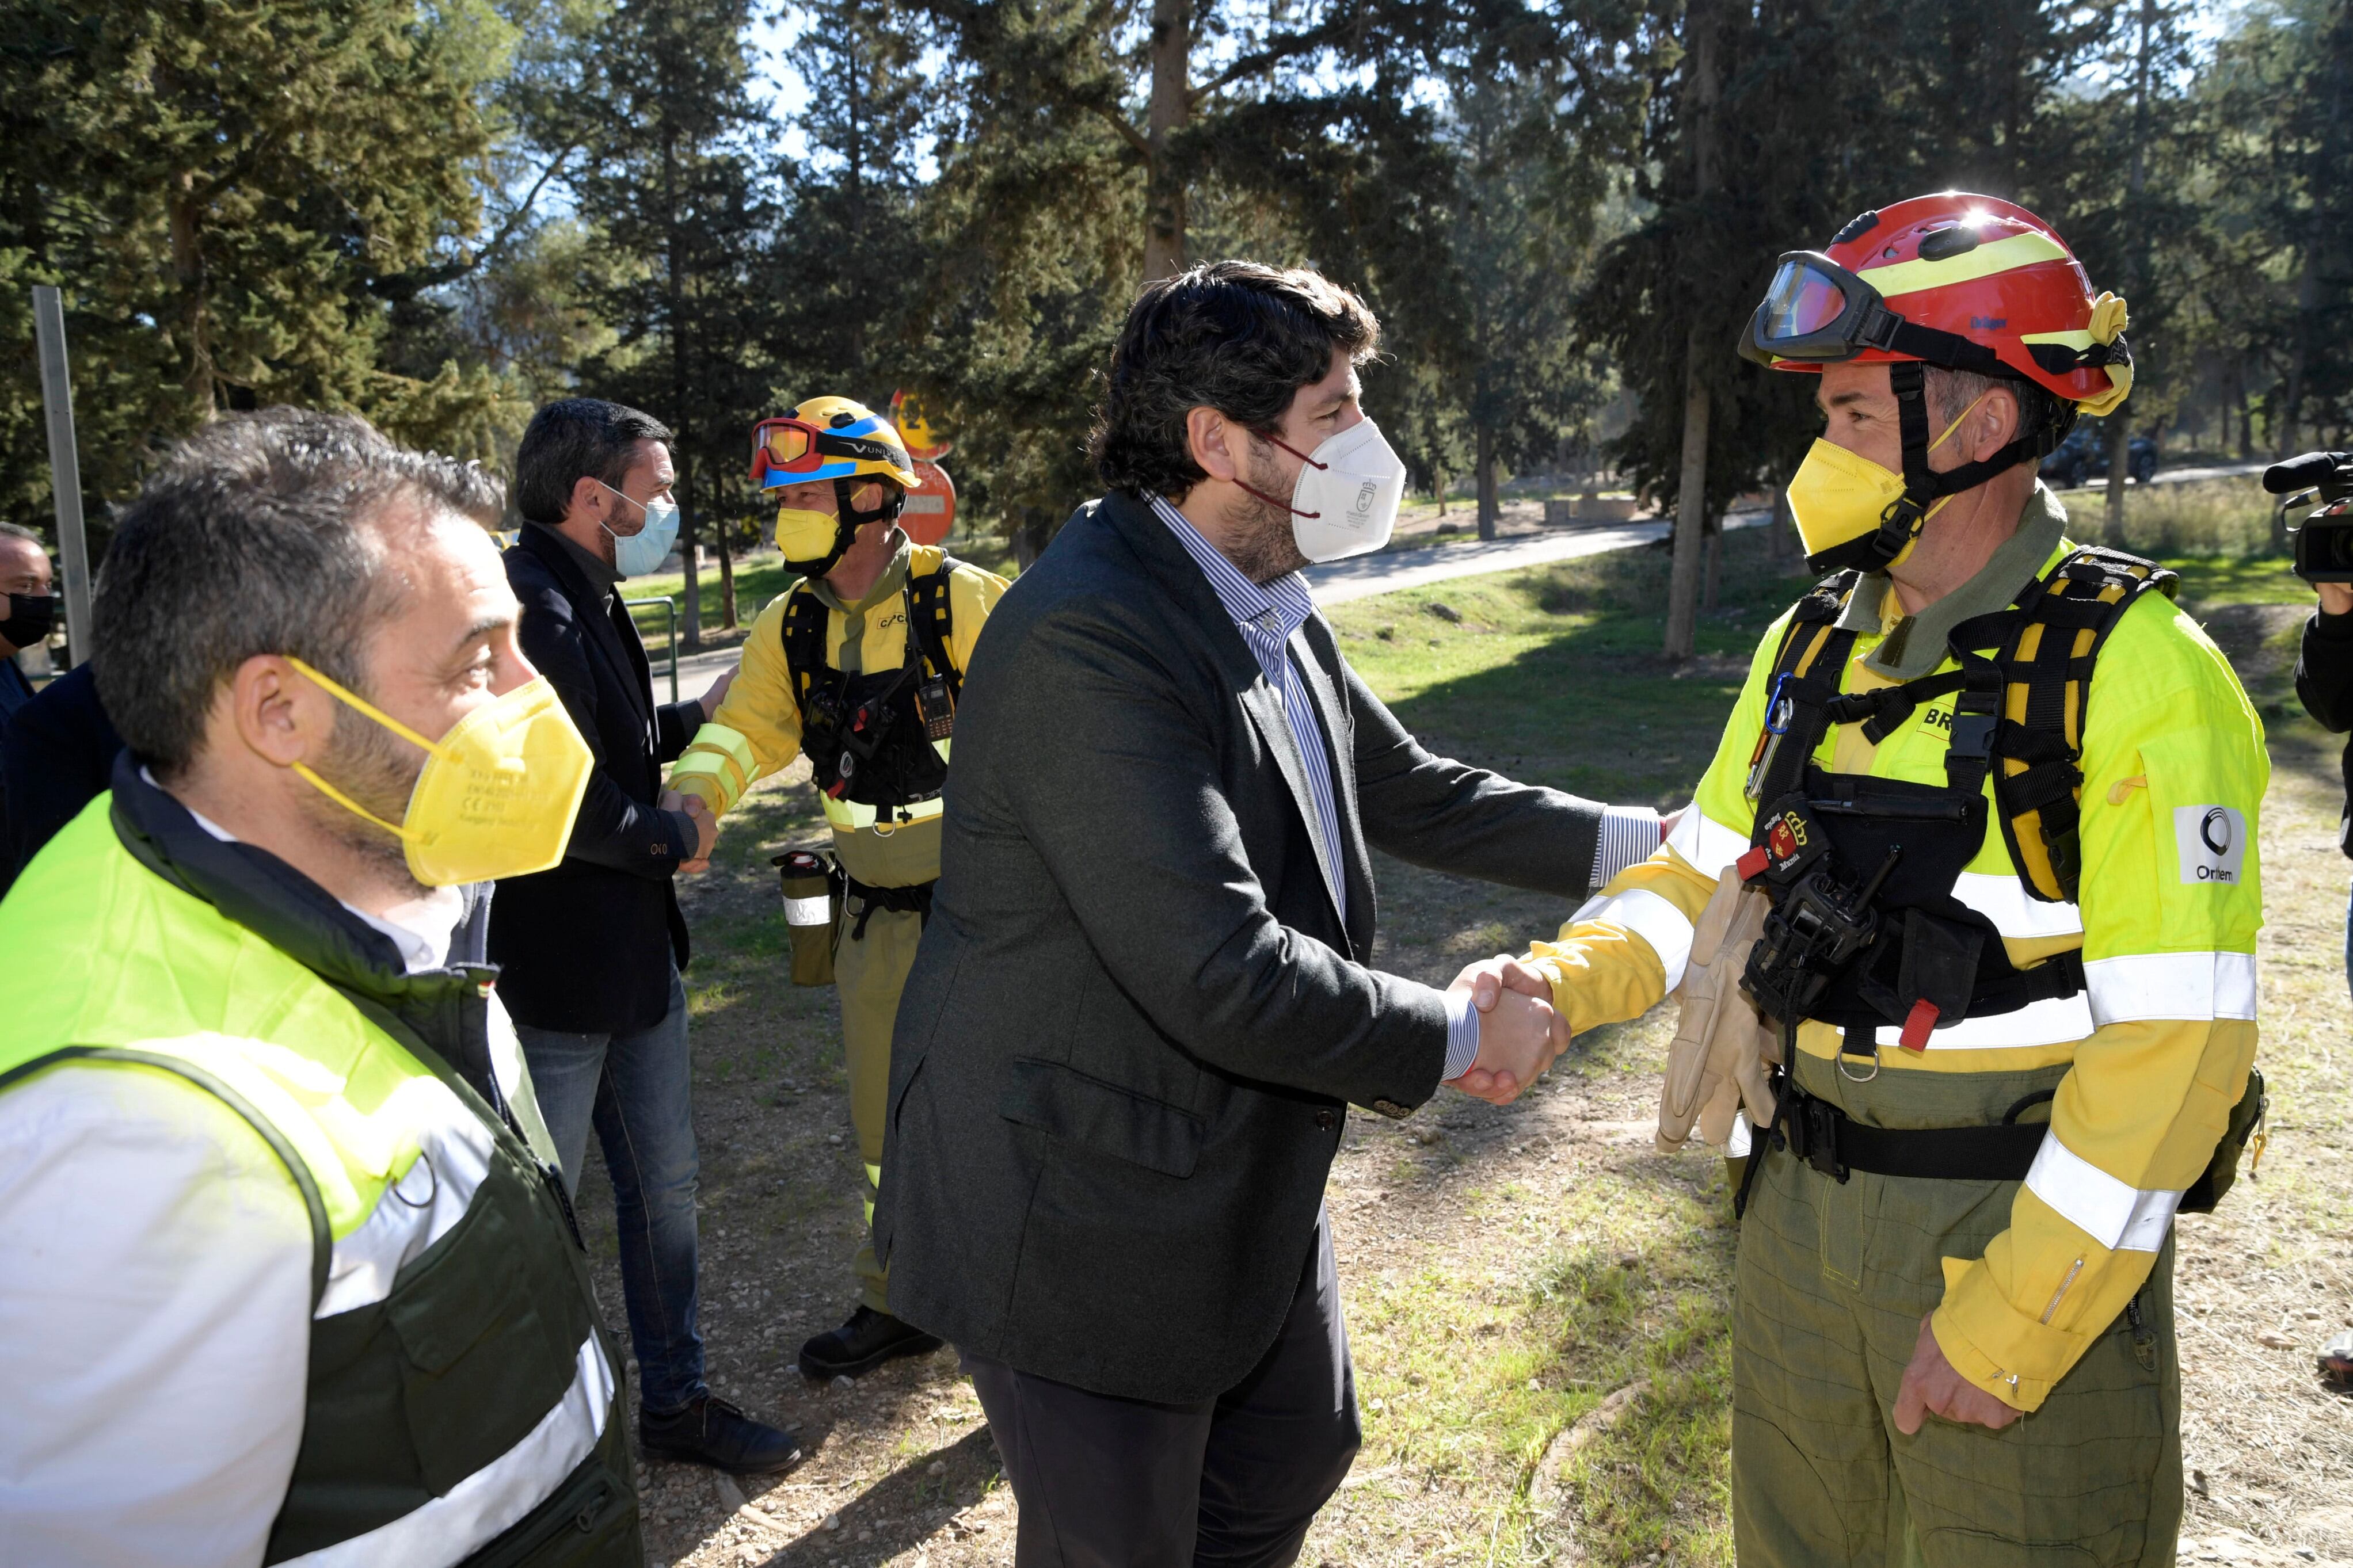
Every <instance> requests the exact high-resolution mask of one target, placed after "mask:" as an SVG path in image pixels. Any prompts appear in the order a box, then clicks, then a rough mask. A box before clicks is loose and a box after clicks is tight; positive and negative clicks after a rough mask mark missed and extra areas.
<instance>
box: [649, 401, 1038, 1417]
mask: <svg viewBox="0 0 2353 1568" xmlns="http://www.w3.org/2000/svg"><path fill="white" fill-rule="evenodd" d="M752 477H753V479H754V482H755V483H757V484H759V485H761V486H762V487H763V488H764V489H768V490H772V491H775V492H776V497H777V501H778V506H777V510H776V547H777V549H778V550H780V551H782V552H784V556H785V563H786V567H787V568H789V569H790V570H792V571H793V572H796V573H797V574H799V576H800V580H799V581H798V582H797V583H795V584H793V585H792V586H791V587H789V588H787V589H786V591H785V592H784V593H783V594H782V595H778V596H777V598H776V600H775V601H774V602H773V603H771V604H770V605H768V606H767V607H766V608H765V610H763V611H761V613H760V617H759V619H758V620H757V621H756V622H754V625H753V627H752V632H751V636H750V637H748V638H747V639H746V640H745V642H744V656H743V662H742V664H741V666H740V668H738V671H737V673H736V677H735V680H734V684H733V686H732V687H731V688H730V689H729V690H728V693H727V698H726V700H725V701H724V702H723V703H721V705H720V708H719V711H718V712H717V713H715V714H713V715H712V719H711V721H710V722H709V723H707V724H705V725H703V726H702V730H701V731H698V732H697V733H696V735H695V738H694V741H693V743H692V744H691V745H690V746H688V748H687V749H686V752H684V754H682V755H681V757H680V758H679V761H678V763H677V765H676V767H675V768H673V769H672V771H671V773H670V787H671V788H672V789H675V790H679V791H681V792H682V793H685V794H688V795H700V796H701V797H702V800H703V801H704V802H705V803H706V804H707V805H710V807H711V809H712V812H713V813H714V814H717V815H721V816H724V815H725V813H726V812H727V810H728V809H729V808H730V807H732V806H733V805H734V804H735V803H736V802H737V801H738V800H740V799H741V798H743V795H744V791H745V790H747V789H749V788H750V787H751V786H752V784H754V782H756V781H757V780H759V779H762V778H764V777H765V776H767V775H768V774H770V773H775V772H776V771H777V770H778V769H780V768H783V767H785V766H786V765H787V764H789V763H791V762H792V761H793V759H794V758H795V757H797V756H801V755H806V756H807V758H808V759H809V764H810V769H811V783H812V784H814V785H815V787H816V788H817V790H818V795H819V798H820V799H821V800H822V802H823V804H824V807H825V815H826V820H827V822H828V825H829V826H831V827H832V829H833V848H834V855H835V857H836V859H837V862H838V869H831V876H832V878H833V879H834V882H835V886H836V888H837V889H838V890H839V897H838V899H837V900H835V901H836V902H837V903H838V905H839V914H838V916H835V917H834V921H833V924H832V928H831V931H830V932H829V933H828V935H827V937H826V939H825V941H824V942H823V943H822V944H821V946H820V949H819V956H820V957H822V956H823V948H824V947H827V946H829V947H830V949H831V951H832V959H831V963H830V966H829V968H830V973H831V978H832V980H833V982H834V984H835V985H836V987H837V988H838V990H839V993H840V997H841V1032H842V1042H843V1046H844V1048H845V1051H846V1054H847V1057H848V1059H849V1102H850V1121H851V1122H852V1124H853V1125H854V1126H855V1128H856V1130H857V1133H858V1143H859V1157H860V1160H861V1161H862V1162H863V1164H864V1168H865V1177H864V1186H865V1197H866V1218H867V1223H868V1226H869V1235H868V1237H866V1239H865V1241H864V1243H863V1244H862V1245H861V1246H860V1249H859V1252H858V1257H857V1260H856V1264H855V1268H856V1271H857V1274H858V1278H859V1285H860V1299H859V1304H858V1306H857V1308H856V1310H854V1311H853V1313H852V1314H851V1316H850V1319H849V1321H848V1322H847V1323H845V1324H843V1325H842V1326H841V1327H840V1328H838V1329H834V1330H831V1331H828V1332H826V1333H823V1334H819V1335H818V1336H817V1337H816V1338H814V1339H812V1340H810V1341H809V1342H807V1344H805V1345H803V1346H802V1347H801V1352H800V1366H801V1371H802V1372H803V1373H806V1374H807V1375H808V1376H810V1377H813V1378H832V1377H839V1376H849V1377H858V1376H862V1375H863V1374H864V1373H868V1372H871V1371H872V1370H873V1369H874V1368H875V1367H878V1366H880V1365H881V1364H882V1363H884V1362H886V1361H890V1360H892V1359H893V1358H894V1357H898V1356H903V1355H919V1354H922V1353H923V1352H928V1351H932V1350H934V1349H937V1348H938V1345H939V1342H938V1341H937V1340H935V1339H934V1338H932V1337H931V1336H930V1335H928V1334H925V1333H923V1332H922V1331H919V1330H917V1329H915V1328H913V1327H912V1326H911V1325H909V1324H906V1323H902V1322H901V1321H899V1320H898V1319H897V1318H894V1317H892V1315H891V1310H890V1300H889V1297H888V1293H887V1284H888V1281H887V1279H886V1276H885V1273H884V1270H883V1268H882V1267H881V1262H880V1260H879V1259H878V1258H876V1257H875V1253H874V1246H873V1238H872V1236H871V1226H872V1223H873V1218H874V1189H875V1184H876V1183H877V1181H878V1180H879V1179H880V1175H881V1163H882V1122H883V1097H884V1093H885V1091H886V1089H887V1088H888V1086H889V1083H890V1079H891V1026H892V1021H893V1020H894V1019H895V1018H896V1016H898V1011H899V993H900V990H901V988H902V986H903V985H904V984H906V978H907V970H908V966H909V965H910V964H912V963H913V962H914V958H915V946H916V943H917V942H918V941H919V940H920V938H921V936H922V934H923V921H924V920H925V919H926V918H927V917H928V915H929V913H930V910H931V889H932V884H933V882H934V881H935V880H937V879H938V877H939V874H940V792H941V790H942V788H943V787H944V784H945V783H946V780H947V765H948V753H949V747H950V742H951V738H952V736H953V733H954V730H955V702H956V696H957V693H958V691H959V689H960V688H961V685H962V682H963V674H964V671H965V668H967V667H968V665H969V661H970V660H971V658H972V648H973V643H974V640H975V639H976V637H979V635H980V628H981V626H982V624H983V623H984V622H985V621H987V618H988V613H989V611H990V610H991V609H992V608H994V607H995V605H996V604H997V597H998V595H1001V594H1003V593H1004V592H1005V585H1006V584H1005V580H1004V579H1003V578H1001V577H998V576H996V575H994V574H991V573H987V572H984V571H982V570H980V569H979V568H977V567H976V566H972V565H970V564H967V563H964V562H961V561H957V560H955V559H954V558H953V557H951V556H950V555H948V554H947V552H945V551H944V550H943V549H941V548H939V547H937V546H933V545H918V544H914V543H913V542H910V541H909V540H908V538H907V536H906V534H905V533H904V532H903V531H902V530H901V529H900V527H899V516H900V513H901V511H902V509H903V508H904V506H905V504H906V500H907V491H908V490H909V489H913V488H914V487H915V486H916V485H917V484H918V483H919V482H920V481H919V480H918V479H917V477H916V473H915V469H914V466H913V463H912V462H911V460H910V459H909V457H908V454H907V448H906V444H905V443H904V442H903V441H902V439H901V437H900V435H899V432H898V431H897V430H896V429H894V428H892V425H891V423H890V422H889V421H888V420H886V419H883V418H881V417H880V416H877V415H876V414H875V413H874V412H873V411H872V410H871V409H869V408H867V407H865V406H864V405H861V404H858V403H854V402H852V401H850V400H849V398H846V397H813V398H810V399H808V400H807V402H805V403H803V404H801V405H799V406H798V407H797V408H795V409H794V410H793V411H792V412H791V413H790V414H789V415H786V416H784V417H782V418H777V419H768V420H764V421H762V422H761V424H760V425H759V426H758V427H757V428H756V429H755V430H754V433H753V458H752ZM802 859H804V860H806V859H807V857H805V856H804V857H802ZM792 860H793V858H792V857H784V858H780V863H782V864H784V865H785V869H786V887H787V891H788V893H789V892H790V891H791V889H793V886H794V877H795V871H796V866H795V865H794V864H792V863H791V862H792ZM818 875H819V878H820V879H819V880H818V886H817V894H818V900H819V901H818V902H817V907H818V909H819V910H821V911H822V910H825V908H826V906H825V904H824V903H823V902H822V901H821V900H824V898H825V890H824V884H823V880H822V877H823V875H824V873H823V872H820V873H818ZM802 901H803V900H792V901H791V902H788V905H787V910H788V914H789V913H790V911H791V910H792V908H793V906H794V904H797V903H799V902H802ZM796 923H799V922H798V921H796ZM825 968H826V966H824V965H819V966H818V971H817V972H816V973H811V972H810V970H809V967H808V966H807V964H806V963H798V962H797V963H796V978H797V979H800V980H804V981H808V980H815V981H818V982H820V983H821V981H822V979H823V978H824V972H825Z"/></svg>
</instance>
